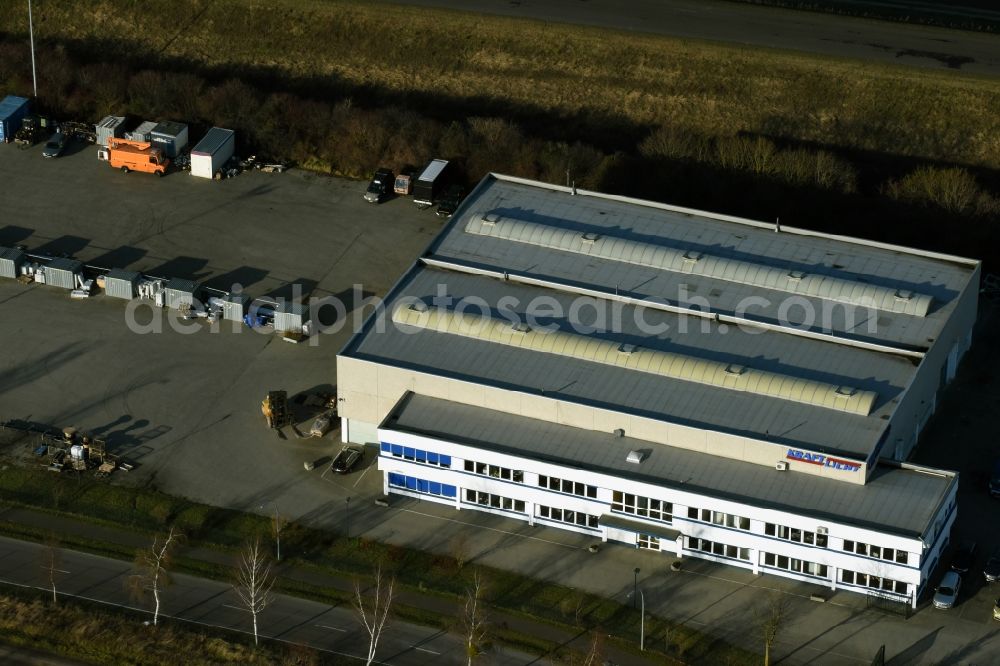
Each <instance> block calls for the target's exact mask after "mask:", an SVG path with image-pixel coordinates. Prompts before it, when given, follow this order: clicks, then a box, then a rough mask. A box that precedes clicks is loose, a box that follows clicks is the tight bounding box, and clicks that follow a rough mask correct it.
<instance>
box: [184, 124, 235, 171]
mask: <svg viewBox="0 0 1000 666" xmlns="http://www.w3.org/2000/svg"><path fill="white" fill-rule="evenodd" d="M235 150H236V132H234V131H233V130H228V129H223V128H221V127H213V128H212V129H210V130H208V133H207V134H206V135H205V137H204V138H203V139H202V140H201V141H199V142H198V145H196V146H195V147H194V148H192V149H191V175H192V176H198V177H199V178H214V177H215V174H216V173H218V172H219V171H221V170H222V166H223V165H224V164H225V163H226V162H228V161H229V158H230V157H232V156H233V152H235Z"/></svg>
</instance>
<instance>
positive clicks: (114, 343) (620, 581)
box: [0, 146, 1000, 664]
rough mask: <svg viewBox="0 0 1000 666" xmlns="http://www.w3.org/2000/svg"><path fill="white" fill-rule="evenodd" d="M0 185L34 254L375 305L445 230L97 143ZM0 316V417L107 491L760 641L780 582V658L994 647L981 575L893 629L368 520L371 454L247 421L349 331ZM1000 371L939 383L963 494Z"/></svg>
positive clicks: (700, 565) (801, 596)
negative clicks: (533, 584) (149, 494)
mask: <svg viewBox="0 0 1000 666" xmlns="http://www.w3.org/2000/svg"><path fill="white" fill-rule="evenodd" d="M0 182H4V184H5V186H4V187H3V188H0V211H3V212H4V217H3V218H2V221H0V245H11V244H14V243H24V244H26V245H28V246H29V247H30V248H32V249H35V248H38V247H43V246H45V245H49V246H50V247H51V248H52V249H53V250H61V251H66V252H70V253H73V254H76V255H77V256H79V257H80V258H82V259H84V260H87V261H91V260H101V261H108V262H110V263H111V265H119V266H121V265H123V263H122V262H124V261H126V260H128V261H127V266H128V267H133V268H139V269H140V270H152V269H157V267H161V268H162V270H163V272H167V271H177V272H179V273H181V274H184V273H186V275H182V276H184V277H192V276H195V277H200V278H203V279H206V280H211V279H212V277H216V278H223V277H225V276H227V275H228V276H232V275H234V274H243V275H250V277H252V278H255V279H254V281H253V282H252V283H250V286H249V291H251V292H252V293H262V291H270V290H274V289H280V288H281V287H282V286H283V285H285V284H286V283H287V282H288V281H294V280H295V279H296V278H298V277H301V278H303V279H304V280H312V281H314V282H315V283H316V289H317V291H319V292H321V293H326V294H337V293H341V292H343V291H344V290H346V289H349V287H350V286H351V285H352V284H354V283H361V284H363V285H366V290H367V291H368V292H371V293H376V294H378V293H384V291H385V290H386V289H387V288H388V286H389V285H390V284H391V283H392V282H393V281H394V280H395V279H396V277H397V276H398V275H399V274H401V273H402V272H403V270H404V269H405V268H406V266H408V265H409V264H410V263H411V262H412V261H413V260H414V259H415V258H416V257H417V255H418V254H419V252H420V250H421V249H422V248H423V247H424V246H425V245H426V243H427V242H428V241H429V239H430V237H431V235H432V234H433V233H434V231H436V229H437V228H438V225H439V224H440V222H439V221H438V220H437V218H435V217H434V216H433V214H432V213H430V212H427V211H425V212H419V211H416V210H415V209H414V207H413V206H412V204H410V203H409V202H408V201H406V200H395V201H391V202H389V203H387V204H383V205H381V206H370V205H368V204H365V203H364V202H363V200H362V199H361V193H362V191H363V187H364V185H363V184H362V183H351V182H346V181H340V180H336V179H329V178H321V177H316V176H310V175H308V174H302V173H298V172H294V171H293V172H290V173H287V174H282V175H266V174H248V175H246V176H240V177H239V178H237V179H235V180H232V181H224V182H221V183H217V182H210V181H206V182H202V181H198V180H197V179H192V178H190V177H188V176H186V175H183V174H175V175H171V176H168V177H167V178H164V179H162V180H158V179H155V178H152V177H149V178H143V174H131V175H129V176H123V175H121V174H119V173H117V172H115V171H114V170H111V169H110V168H108V167H107V166H106V165H104V164H100V163H98V162H96V160H94V159H93V155H92V151H91V149H87V150H85V151H83V152H78V153H76V154H71V155H69V156H68V157H66V158H60V159H57V160H42V158H41V156H40V155H39V154H38V151H37V150H30V151H17V150H16V149H14V148H13V147H11V146H0ZM149 220H153V221H154V222H152V223H150V222H149ZM161 223H162V224H161ZM347 246H350V248H351V249H347V250H345V248H346V247H347ZM101 255H104V259H102V257H101ZM109 257H110V258H109ZM129 257H131V259H129ZM184 258H188V259H184ZM190 258H194V259H196V260H197V261H190ZM180 259H184V260H183V261H181V260H180ZM164 266H165V268H163V267H164ZM247 267H249V268H253V269H256V272H254V273H249V272H247V271H244V270H242V269H244V268H247ZM261 273H263V275H261ZM367 285H371V286H370V287H368V286H367ZM0 308H2V316H0V341H2V344H0V419H8V418H22V419H28V420H32V421H37V422H41V423H47V424H51V425H56V426H59V427H63V426H67V425H75V426H77V427H79V428H81V429H83V430H90V431H93V432H95V433H97V434H101V435H103V436H104V437H106V438H107V440H108V442H109V446H110V447H111V448H112V449H114V450H115V451H117V452H119V453H121V454H123V455H126V456H127V457H129V458H131V459H133V460H135V461H136V462H138V463H139V466H138V467H137V469H136V470H135V471H133V472H130V473H128V474H127V475H122V474H118V473H116V474H117V476H116V477H114V478H113V482H116V483H127V484H139V485H145V484H149V485H154V486H156V487H158V488H160V489H161V490H164V491H166V492H170V493H175V494H178V495H182V496H186V497H189V498H192V499H194V500H198V501H202V502H205V503H208V504H213V505H216V506H226V507H231V508H236V509H242V510H248V511H257V512H261V513H266V512H270V511H271V510H272V506H273V504H272V502H274V503H277V504H278V506H279V507H280V510H281V511H282V513H285V514H287V515H289V516H291V517H293V518H296V519H299V520H302V521H304V522H306V523H308V524H310V525H313V526H317V527H322V528H330V529H336V530H345V529H346V528H347V525H348V521H349V522H350V525H351V531H352V535H354V536H360V535H362V534H363V535H364V536H366V537H370V538H376V539H380V540H384V541H388V542H390V543H398V544H405V545H409V546H414V547H419V548H424V549H427V550H432V551H436V552H449V551H450V549H451V544H452V541H453V540H454V538H455V536H456V535H458V534H465V535H468V537H469V539H468V543H469V548H470V550H471V551H472V555H473V556H474V558H475V561H480V562H482V563H484V564H488V565H492V566H497V567H501V568H505V569H514V570H517V571H520V572H522V573H524V574H527V575H530V576H535V577H538V578H544V579H549V580H553V581H557V582H560V583H563V584H565V585H567V586H570V587H574V588H578V589H581V590H586V591H590V592H594V593H597V594H601V595H604V596H608V597H611V598H615V599H619V600H623V599H624V598H625V595H626V594H628V593H629V592H630V591H631V587H632V573H631V572H632V569H633V567H636V566H638V567H640V568H641V569H642V572H643V573H642V576H641V578H642V583H643V585H644V588H643V589H644V590H645V591H646V594H647V597H646V598H647V604H649V607H650V609H651V610H653V611H654V612H656V613H657V614H662V615H664V616H666V617H669V618H674V619H680V620H682V621H685V622H687V623H689V624H691V625H692V626H695V627H700V628H704V629H705V630H706V631H709V632H711V633H713V634H716V635H719V636H720V637H723V638H727V639H729V640H732V641H734V642H737V643H739V644H741V645H745V646H746V647H748V648H750V649H754V650H758V649H759V646H758V641H757V640H756V638H755V637H754V636H753V635H752V631H751V624H752V611H753V608H754V606H755V605H756V604H757V603H759V600H760V597H761V592H762V589H763V588H778V589H781V590H782V591H784V592H785V593H787V594H788V595H789V598H790V599H791V600H792V604H793V608H794V615H793V619H792V621H790V622H789V623H788V625H787V627H786V629H785V631H783V632H782V634H781V636H780V637H779V643H778V656H780V657H782V658H783V660H784V663H789V664H799V663H816V664H830V663H853V662H852V661H851V660H856V661H859V662H860V661H865V662H867V663H870V660H871V657H872V656H873V655H874V653H875V650H876V649H877V648H878V646H879V645H881V644H883V643H885V644H886V645H887V649H888V656H889V657H890V658H896V659H897V661H896V662H895V663H898V664H909V663H915V664H919V663H927V664H931V663H934V664H938V663H941V664H949V663H951V664H974V663H978V664H984V663H990V660H991V659H993V657H992V655H993V654H994V653H995V652H996V651H997V650H998V649H1000V623H994V622H993V621H992V620H990V619H989V614H988V608H987V606H986V604H987V603H988V598H989V596H990V594H992V592H991V591H990V590H988V589H979V588H981V587H982V585H981V584H980V585H979V586H978V587H976V586H975V585H970V591H973V592H975V596H974V597H965V596H964V595H963V600H962V601H961V603H960V605H959V606H958V607H957V608H956V609H954V610H953V611H948V612H940V611H934V610H933V609H929V608H923V609H921V610H920V611H919V612H918V613H917V614H916V615H915V616H914V617H912V618H910V619H907V620H903V619H901V618H897V617H893V616H885V615H882V614H879V613H877V612H874V611H870V610H867V609H866V608H865V607H864V599H863V598H862V597H859V596H857V595H853V594H850V593H838V594H836V595H833V596H832V597H831V598H830V599H829V601H828V602H827V603H824V604H819V603H816V602H812V601H809V599H808V598H809V594H810V593H812V592H815V591H822V590H818V589H817V588H815V587H813V586H809V585H804V584H799V583H792V582H789V581H779V580H778V579H775V578H771V577H763V578H753V577H750V576H749V575H748V574H746V573H745V572H742V571H739V570H735V569H732V568H728V567H724V566H717V565H714V564H710V563H705V562H697V561H693V560H692V561H689V563H687V564H686V565H685V569H684V570H683V571H681V572H670V570H669V566H668V565H669V558H668V557H665V556H662V555H660V556H657V555H655V554H650V553H646V552H642V551H636V550H634V549H630V548H627V547H624V546H607V547H604V548H602V549H601V551H600V552H599V553H597V554H591V553H589V552H587V550H586V546H587V545H589V544H591V543H592V542H593V539H592V538H589V537H585V536H582V535H576V534H573V533H568V532H563V531H560V530H556V529H551V528H541V527H536V528H531V527H528V526H527V525H525V524H523V523H520V522H517V521H512V520H508V519H504V518H500V517H497V516H491V515H483V514H477V513H474V512H469V511H463V512H457V511H455V509H453V508H450V507H445V506H441V505H436V504H430V503H427V502H417V501H413V500H394V502H393V505H392V507H391V508H389V509H384V508H381V507H376V506H374V504H373V503H372V498H373V497H374V496H375V495H377V494H379V493H380V492H381V487H382V486H381V484H382V482H381V477H380V475H379V474H378V473H377V472H376V471H374V470H373V469H372V467H371V464H372V460H373V457H374V452H372V451H369V452H368V455H367V456H366V461H365V464H364V465H362V467H361V468H360V469H359V470H357V471H356V472H354V473H352V474H350V475H347V476H336V475H330V474H328V473H324V471H323V470H322V469H321V468H317V469H316V470H314V471H312V472H306V471H305V470H304V469H303V466H302V463H303V461H306V460H315V459H317V458H321V457H324V456H329V455H330V454H332V453H333V452H334V451H335V450H336V448H337V446H338V438H337V433H332V434H330V435H327V436H326V437H325V438H322V439H309V440H300V439H296V438H295V437H294V436H291V433H289V435H290V437H289V439H287V440H280V439H278V438H277V437H276V436H275V435H274V433H272V432H271V431H268V430H267V429H266V428H265V427H264V424H263V421H262V418H261V416H260V412H259V405H260V400H261V399H262V398H263V396H264V394H265V392H266V391H267V390H270V389H275V388H283V389H286V390H288V391H289V392H290V393H295V392H298V391H307V390H309V389H312V388H313V387H331V386H333V385H335V384H336V376H335V375H336V367H335V356H336V352H337V351H338V349H339V348H340V345H341V344H343V342H344V341H345V340H346V339H347V335H348V333H349V327H348V328H347V329H345V330H342V331H340V332H338V333H336V334H333V335H328V336H323V337H322V338H321V339H320V344H319V345H318V346H315V347H313V346H309V345H289V344H285V343H283V342H281V341H280V340H278V339H275V338H274V337H265V336H261V335H258V334H256V333H252V332H250V331H247V330H245V329H244V330H242V332H240V333H233V332H224V331H220V332H214V333H213V332H211V331H209V330H207V329H205V328H203V327H201V325H198V326H196V328H197V329H198V330H196V331H195V332H194V333H192V334H182V333H179V332H177V331H174V330H172V329H171V327H170V326H169V325H167V326H165V328H164V331H163V332H162V333H161V334H149V335H138V334H136V333H133V332H130V330H129V328H128V327H127V326H126V323H125V305H124V302H122V301H116V300H113V299H108V298H106V297H97V298H94V299H91V300H89V301H72V300H70V299H69V297H68V294H67V293H66V292H64V291H60V290H57V289H54V288H52V287H46V286H38V285H35V286H30V287H23V286H21V285H19V284H17V283H15V282H13V281H9V280H2V281H0ZM990 326H991V328H989V329H988V330H985V331H984V332H982V333H980V334H979V335H978V337H977V340H976V342H975V344H974V346H973V352H972V354H973V356H972V358H976V355H977V353H978V352H977V350H979V349H982V347H981V345H982V344H983V341H984V340H989V339H991V336H995V335H996V330H997V327H996V324H995V323H992V324H990ZM977 364H978V365H977ZM970 372H971V373H972V374H971V379H970ZM980 373H983V377H980V376H979V375H980ZM998 376H1000V358H998V356H997V355H994V356H992V357H990V356H987V357H986V358H981V359H980V360H979V361H976V360H970V361H967V362H965V363H964V364H963V367H962V370H961V371H960V373H959V378H958V380H957V382H958V384H957V385H956V389H949V394H948V395H956V396H959V398H958V399H957V402H956V401H952V399H951V398H948V399H946V401H945V403H944V404H943V405H942V408H941V411H940V412H939V415H938V416H937V417H935V421H934V424H933V425H932V427H931V430H930V431H929V433H930V434H929V436H928V438H927V440H926V442H925V444H923V445H922V447H921V452H922V453H921V454H919V455H923V452H927V453H928V455H930V453H931V452H935V451H938V452H940V453H937V454H934V456H936V458H935V459H934V460H931V459H927V458H924V459H921V462H932V463H934V464H940V465H942V466H944V467H949V468H957V469H959V470H960V471H963V477H962V479H963V481H962V483H963V486H962V490H961V491H960V492H962V493H966V492H967V491H966V489H967V488H969V489H970V490H968V492H977V491H975V490H974V485H973V486H968V485H967V484H969V483H970V482H971V478H972V476H973V475H971V474H970V475H965V474H964V472H965V471H966V470H967V469H975V466H976V465H977V464H979V463H978V462H977V461H978V460H979V459H980V458H982V456H984V455H987V453H988V451H989V447H990V446H992V442H994V441H995V437H993V436H992V432H991V431H990V429H989V428H988V427H987V425H986V424H989V423H991V419H989V418H988V417H989V415H991V414H992V413H995V410H996V407H997V404H1000V403H997V400H998V399H997V397H996V396H998V395H1000V388H998V385H997V380H995V379H994V378H995V377H998ZM962 386H965V387H966V388H965V389H963V388H962ZM966 414H968V417H966V416H965V415H966ZM966 418H967V419H968V420H969V421H970V423H966V422H965V421H964V420H963V419H966ZM305 422H306V423H308V419H306V421H305ZM938 424H941V425H938ZM935 433H936V434H935ZM962 442H973V443H974V446H973V445H967V446H966V448H968V449H969V453H968V455H966V454H965V453H963V454H962V455H960V456H955V455H952V454H949V451H950V450H951V449H952V448H953V447H955V446H956V444H959V443H962ZM4 453H11V452H10V451H5V452H4ZM977 456H978V457H977ZM932 457H933V456H932ZM952 463H954V464H952ZM967 479H968V480H967ZM349 497H350V498H353V499H352V502H351V503H350V504H347V502H346V501H345V500H346V499H347V498H349ZM962 498H963V499H962V500H961V501H962V502H963V504H961V505H960V509H959V527H958V532H959V533H961V534H963V535H964V534H970V535H971V534H974V533H986V532H989V533H991V534H992V533H994V532H995V527H992V526H995V525H996V522H997V521H996V520H995V518H996V514H995V511H996V508H995V507H996V505H988V504H986V503H980V502H979V500H969V501H970V502H972V504H968V503H967V500H966V499H965V495H964V494H963V495H962ZM965 506H972V507H973V510H972V511H969V512H967V511H966V509H964V508H963V507H965ZM991 511H992V512H993V513H991ZM991 530H992V531H991ZM994 536H995V535H994ZM991 538H992V537H991ZM998 545H1000V544H998ZM998 594H1000V591H998ZM838 660H839V661H838Z"/></svg>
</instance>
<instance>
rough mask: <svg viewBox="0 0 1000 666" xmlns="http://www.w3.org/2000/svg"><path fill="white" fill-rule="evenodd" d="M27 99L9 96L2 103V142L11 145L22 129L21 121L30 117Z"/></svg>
mask: <svg viewBox="0 0 1000 666" xmlns="http://www.w3.org/2000/svg"><path fill="white" fill-rule="evenodd" d="M28 108H29V103H28V100H27V98H24V97H16V96H15V95H7V96H6V97H4V98H3V101H2V102H0V141H2V142H4V143H10V142H11V141H13V140H14V135H15V134H17V131H18V130H19V129H21V121H22V120H23V119H24V117H25V116H26V115H28Z"/></svg>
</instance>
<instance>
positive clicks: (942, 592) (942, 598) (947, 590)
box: [934, 571, 962, 608]
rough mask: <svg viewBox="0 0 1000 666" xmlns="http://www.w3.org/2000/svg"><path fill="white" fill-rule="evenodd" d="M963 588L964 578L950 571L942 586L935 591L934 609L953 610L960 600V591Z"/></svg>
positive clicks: (943, 579) (945, 576) (942, 580)
mask: <svg viewBox="0 0 1000 666" xmlns="http://www.w3.org/2000/svg"><path fill="white" fill-rule="evenodd" d="M961 588H962V577H961V576H959V575H958V573H957V572H955V571H949V572H948V573H946V574H945V575H944V578H942V579H941V584H940V585H938V586H937V589H936V590H934V608H951V607H952V606H954V605H955V601H956V600H958V591H959V590H960V589H961Z"/></svg>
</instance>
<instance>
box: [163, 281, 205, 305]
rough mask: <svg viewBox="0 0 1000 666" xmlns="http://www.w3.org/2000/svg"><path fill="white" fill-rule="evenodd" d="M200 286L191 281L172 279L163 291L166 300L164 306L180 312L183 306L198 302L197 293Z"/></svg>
mask: <svg viewBox="0 0 1000 666" xmlns="http://www.w3.org/2000/svg"><path fill="white" fill-rule="evenodd" d="M200 291H201V285H199V284H198V283H197V282H192V281H191V280H183V279H181V278H174V279H172V280H170V282H168V283H167V287H166V289H165V290H164V293H165V295H166V299H165V301H164V305H166V306H167V307H168V308H172V309H174V310H180V309H181V307H182V306H184V305H194V304H195V303H196V302H198V293H199V292H200Z"/></svg>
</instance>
